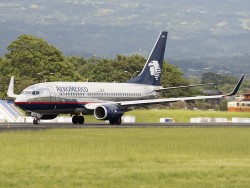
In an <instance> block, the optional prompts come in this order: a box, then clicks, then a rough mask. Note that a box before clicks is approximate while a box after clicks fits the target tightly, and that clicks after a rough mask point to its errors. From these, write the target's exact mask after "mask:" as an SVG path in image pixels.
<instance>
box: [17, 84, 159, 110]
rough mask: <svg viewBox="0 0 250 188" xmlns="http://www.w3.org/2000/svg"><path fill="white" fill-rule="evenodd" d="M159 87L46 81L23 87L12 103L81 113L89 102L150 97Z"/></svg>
mask: <svg viewBox="0 0 250 188" xmlns="http://www.w3.org/2000/svg"><path fill="white" fill-rule="evenodd" d="M159 88H161V86H151V85H145V84H131V83H100V82H99V83H98V82H47V83H40V84H35V85H32V86H30V87H28V88H26V89H24V90H23V92H22V93H21V94H20V95H19V96H18V97H17V98H16V100H15V103H16V105H18V106H20V107H21V108H22V109H24V110H26V111H30V112H37V113H50V114H57V113H58V114H59V113H65V114H68V113H71V114H74V113H83V114H84V113H85V110H86V109H85V108H84V107H85V105H86V104H88V103H106V102H119V101H132V100H146V99H153V98H156V97H157V96H158V93H157V92H155V89H159ZM86 113H87V112H86Z"/></svg>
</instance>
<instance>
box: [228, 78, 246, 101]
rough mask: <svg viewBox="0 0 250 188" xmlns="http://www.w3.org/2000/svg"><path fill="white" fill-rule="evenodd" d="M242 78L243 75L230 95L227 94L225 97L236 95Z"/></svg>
mask: <svg viewBox="0 0 250 188" xmlns="http://www.w3.org/2000/svg"><path fill="white" fill-rule="evenodd" d="M244 77H245V75H243V76H242V77H241V78H240V80H239V82H238V83H237V85H236V86H235V88H234V90H233V91H232V92H231V93H230V94H228V95H226V96H228V97H230V96H234V95H236V94H237V93H238V91H239V89H240V86H241V84H242V82H243V79H244Z"/></svg>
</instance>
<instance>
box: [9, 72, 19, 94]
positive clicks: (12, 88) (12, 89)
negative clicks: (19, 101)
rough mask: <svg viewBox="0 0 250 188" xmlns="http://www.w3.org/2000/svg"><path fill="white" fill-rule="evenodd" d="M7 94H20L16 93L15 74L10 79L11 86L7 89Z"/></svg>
mask: <svg viewBox="0 0 250 188" xmlns="http://www.w3.org/2000/svg"><path fill="white" fill-rule="evenodd" d="M7 95H8V97H12V98H17V97H18V95H16V94H14V76H12V77H11V79H10V84H9V88H8V91H7Z"/></svg>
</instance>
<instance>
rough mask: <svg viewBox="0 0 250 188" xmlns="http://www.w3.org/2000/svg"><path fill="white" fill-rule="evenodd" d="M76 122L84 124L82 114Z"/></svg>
mask: <svg viewBox="0 0 250 188" xmlns="http://www.w3.org/2000/svg"><path fill="white" fill-rule="evenodd" d="M78 123H79V124H84V117H83V116H78Z"/></svg>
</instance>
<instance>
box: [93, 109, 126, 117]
mask: <svg viewBox="0 0 250 188" xmlns="http://www.w3.org/2000/svg"><path fill="white" fill-rule="evenodd" d="M123 114H124V112H123V110H122V109H121V108H120V107H119V106H118V105H102V106H97V107H96V108H95V110H94V116H95V118H96V119H98V120H110V119H118V118H121V117H122V115H123Z"/></svg>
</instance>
